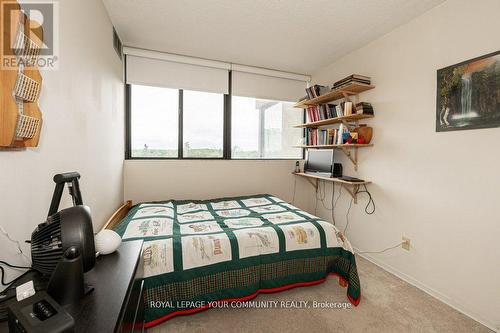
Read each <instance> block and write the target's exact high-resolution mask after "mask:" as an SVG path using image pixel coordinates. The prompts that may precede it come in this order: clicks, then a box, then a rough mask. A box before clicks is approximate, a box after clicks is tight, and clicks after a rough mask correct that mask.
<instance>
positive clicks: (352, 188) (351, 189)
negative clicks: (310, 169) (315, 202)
mask: <svg viewBox="0 0 500 333" xmlns="http://www.w3.org/2000/svg"><path fill="white" fill-rule="evenodd" d="M292 174H293V175H295V176H298V177H304V178H306V179H307V181H308V182H309V183H310V184H311V185H312V186H313V187H314V189H316V190H317V189H318V182H319V181H326V182H331V183H337V184H340V186H342V187H343V188H344V189H345V190H346V191H347V192H348V193H349V194H350V195H351V197H352V198H353V200H354V203H358V191H359V188H360V186H361V185H367V184H371V182H370V181H362V182H348V181H345V180H342V179H338V178H328V177H321V176H316V175H312V174H309V173H303V172H292Z"/></svg>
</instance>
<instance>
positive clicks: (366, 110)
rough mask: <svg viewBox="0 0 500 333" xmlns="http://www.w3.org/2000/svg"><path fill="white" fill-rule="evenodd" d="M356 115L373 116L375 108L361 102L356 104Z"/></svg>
mask: <svg viewBox="0 0 500 333" xmlns="http://www.w3.org/2000/svg"><path fill="white" fill-rule="evenodd" d="M356 113H357V114H371V115H373V114H374V113H373V106H372V105H371V103H367V102H361V103H358V104H356Z"/></svg>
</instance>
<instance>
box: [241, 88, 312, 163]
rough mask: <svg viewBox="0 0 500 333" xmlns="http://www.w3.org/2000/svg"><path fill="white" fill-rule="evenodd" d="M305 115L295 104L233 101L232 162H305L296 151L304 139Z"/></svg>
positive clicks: (260, 100)
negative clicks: (238, 159)
mask: <svg viewBox="0 0 500 333" xmlns="http://www.w3.org/2000/svg"><path fill="white" fill-rule="evenodd" d="M303 116H304V114H303V112H300V111H298V110H296V109H294V108H293V103H290V102H282V101H273V100H266V99H258V98H249V97H239V96H233V97H232V112H231V120H232V124H231V146H232V147H231V157H232V158H242V159H244V158H259V159H272V158H291V159H296V158H297V159H300V158H302V149H300V148H293V146H294V145H297V144H298V143H299V141H300V139H301V138H302V135H303V133H302V129H299V128H294V127H293V126H294V125H297V124H300V123H302V122H303V120H304V119H303Z"/></svg>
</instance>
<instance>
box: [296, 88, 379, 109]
mask: <svg viewBox="0 0 500 333" xmlns="http://www.w3.org/2000/svg"><path fill="white" fill-rule="evenodd" d="M373 88H375V86H372V85H370V84H362V83H357V82H353V83H351V84H350V85H347V86H345V87H342V88H340V89H335V90H332V91H330V92H328V93H326V94H324V95H321V96H318V97H316V98H313V99H305V100H302V101H300V102H298V103H296V104H295V105H294V107H295V108H299V109H305V108H307V107H308V106H310V105H319V104H325V103H330V102H333V101H336V100H338V99H341V98H346V99H348V97H349V96H351V95H357V94H359V93H362V92H363V91H367V90H370V89H373Z"/></svg>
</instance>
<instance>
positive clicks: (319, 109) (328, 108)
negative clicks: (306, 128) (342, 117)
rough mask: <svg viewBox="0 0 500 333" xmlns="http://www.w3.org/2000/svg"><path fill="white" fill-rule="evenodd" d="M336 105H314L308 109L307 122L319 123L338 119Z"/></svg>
mask: <svg viewBox="0 0 500 333" xmlns="http://www.w3.org/2000/svg"><path fill="white" fill-rule="evenodd" d="M335 107H336V105H334V104H321V105H313V106H309V107H308V108H307V109H306V112H307V121H308V122H313V121H319V120H325V119H330V118H334V117H337V115H336V114H337V113H336V109H335Z"/></svg>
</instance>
